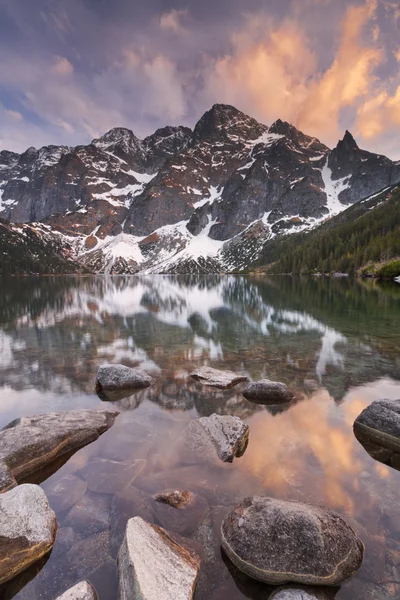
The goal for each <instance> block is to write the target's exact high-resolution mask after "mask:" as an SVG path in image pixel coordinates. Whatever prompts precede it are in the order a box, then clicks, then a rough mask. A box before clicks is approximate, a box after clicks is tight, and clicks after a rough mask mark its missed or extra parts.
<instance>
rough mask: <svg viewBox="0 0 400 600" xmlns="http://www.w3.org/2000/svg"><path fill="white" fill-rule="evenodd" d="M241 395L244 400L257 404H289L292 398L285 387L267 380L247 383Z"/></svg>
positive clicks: (277, 382) (282, 384)
mask: <svg viewBox="0 0 400 600" xmlns="http://www.w3.org/2000/svg"><path fill="white" fill-rule="evenodd" d="M242 395H243V396H244V397H245V398H246V400H250V402H255V403H257V404H281V403H282V404H285V403H288V402H291V401H292V400H293V397H294V396H293V394H292V392H291V391H290V390H289V388H288V387H287V385H285V384H284V383H281V382H279V381H270V380H269V379H261V381H253V382H252V383H249V384H248V385H247V386H246V387H245V388H244V390H243V391H242Z"/></svg>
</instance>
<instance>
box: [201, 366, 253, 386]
mask: <svg viewBox="0 0 400 600" xmlns="http://www.w3.org/2000/svg"><path fill="white" fill-rule="evenodd" d="M190 376H191V377H192V378H193V379H195V380H196V381H199V382H200V383H202V384H203V385H207V386H208V387H215V388H218V389H221V390H229V389H231V388H233V387H234V386H235V385H238V383H242V382H243V381H248V380H249V378H248V377H246V376H245V375H237V374H236V373H233V372H232V371H219V370H218V369H213V368H212V367H200V368H199V369H196V371H193V373H191V374H190Z"/></svg>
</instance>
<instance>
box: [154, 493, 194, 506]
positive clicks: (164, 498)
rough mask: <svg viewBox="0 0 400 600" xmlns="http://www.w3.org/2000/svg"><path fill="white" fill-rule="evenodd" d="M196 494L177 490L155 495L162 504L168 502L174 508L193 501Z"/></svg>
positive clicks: (156, 499) (155, 498)
mask: <svg viewBox="0 0 400 600" xmlns="http://www.w3.org/2000/svg"><path fill="white" fill-rule="evenodd" d="M193 499H194V496H193V494H191V493H190V492H187V491H181V490H175V491H173V492H164V493H163V494H157V495H156V496H155V497H154V500H155V501H156V502H161V503H162V504H168V505H169V506H173V507H174V508H184V507H185V506H186V505H187V504H189V503H190V502H193Z"/></svg>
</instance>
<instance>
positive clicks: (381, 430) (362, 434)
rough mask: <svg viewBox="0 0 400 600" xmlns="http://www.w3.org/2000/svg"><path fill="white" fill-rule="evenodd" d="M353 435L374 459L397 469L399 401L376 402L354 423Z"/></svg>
mask: <svg viewBox="0 0 400 600" xmlns="http://www.w3.org/2000/svg"><path fill="white" fill-rule="evenodd" d="M353 429H354V435H355V436H356V438H357V439H358V441H359V442H360V443H361V444H362V445H363V446H364V447H365V449H366V450H367V452H369V453H370V454H371V455H372V456H373V457H374V458H376V459H377V460H380V461H381V462H385V463H387V464H393V466H395V468H398V466H397V465H398V464H399V461H398V456H397V455H398V454H399V453H400V400H376V401H375V402H372V404H370V405H369V406H367V408H365V409H364V410H363V411H362V413H361V414H360V415H359V416H358V417H357V419H356V420H355V421H354V425H353Z"/></svg>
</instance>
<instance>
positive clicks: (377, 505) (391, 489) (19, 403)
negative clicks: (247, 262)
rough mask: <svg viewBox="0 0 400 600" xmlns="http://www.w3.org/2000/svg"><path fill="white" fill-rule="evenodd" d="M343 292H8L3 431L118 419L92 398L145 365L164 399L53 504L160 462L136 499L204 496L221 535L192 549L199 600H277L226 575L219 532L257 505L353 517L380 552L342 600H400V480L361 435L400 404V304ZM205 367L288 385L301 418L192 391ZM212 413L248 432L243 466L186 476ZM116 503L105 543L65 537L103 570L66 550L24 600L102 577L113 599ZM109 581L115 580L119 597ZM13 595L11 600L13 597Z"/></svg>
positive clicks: (369, 548) (46, 285)
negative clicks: (90, 417) (187, 446)
mask: <svg viewBox="0 0 400 600" xmlns="http://www.w3.org/2000/svg"><path fill="white" fill-rule="evenodd" d="M9 285H14V286H17V283H15V284H14V283H13V282H12V283H11V284H9ZM333 285H334V287H330V286H329V285H327V284H326V282H315V281H313V282H311V283H310V282H308V281H307V280H303V281H300V280H299V281H298V282H297V283H293V282H289V281H285V280H284V281H280V280H273V281H267V280H256V279H249V278H241V277H214V276H213V277H205V278H186V277H140V278H119V277H116V278H110V279H107V278H82V279H74V278H68V279H64V278H56V279H54V280H50V279H49V280H45V279H40V280H34V281H33V282H30V283H29V285H27V286H22V288H18V289H15V287H14V288H10V287H8V288H6V289H5V290H3V292H0V323H2V325H1V329H0V385H1V403H0V423H1V424H2V425H5V424H6V423H8V422H9V421H10V420H12V419H14V418H16V417H18V416H22V415H24V414H33V413H40V412H46V411H50V410H68V409H74V408H90V407H96V408H97V407H100V406H105V405H104V403H101V401H100V400H99V399H98V398H97V396H96V395H95V394H94V393H93V381H94V376H95V373H96V370H97V367H98V365H99V364H102V363H104V362H123V363H125V364H128V365H140V366H142V367H143V368H145V369H146V370H148V371H149V372H151V373H152V374H153V375H154V377H155V378H156V385H155V386H154V387H152V388H149V389H148V390H145V391H143V392H140V393H139V394H136V395H135V396H132V397H131V398H127V399H124V400H121V401H119V402H117V406H118V407H119V408H120V409H121V411H122V413H121V415H120V417H119V418H118V420H117V423H116V425H115V426H114V427H113V428H112V429H111V430H110V431H109V432H107V434H105V435H104V436H103V437H102V438H100V439H99V440H98V441H97V442H95V443H94V444H92V445H90V446H89V447H87V448H84V449H82V450H80V451H79V452H78V453H76V454H75V455H74V456H73V457H72V458H71V459H70V460H69V462H68V463H67V464H66V465H64V466H63V467H62V468H61V469H60V470H59V471H58V472H57V473H56V474H54V475H53V476H52V477H51V478H50V479H49V480H48V481H46V482H45V483H44V484H43V486H44V488H45V489H46V491H47V492H49V493H50V492H51V489H52V487H53V486H54V485H55V484H56V483H57V482H58V481H60V480H62V478H63V477H65V475H66V474H75V475H76V476H77V477H78V478H82V477H83V475H82V473H83V472H84V471H82V469H84V468H85V466H86V465H89V468H90V469H91V470H95V469H98V468H99V464H101V465H104V462H103V461H104V460H110V459H111V458H112V460H114V461H115V460H120V461H127V460H143V459H146V461H147V462H146V467H145V469H144V471H143V473H141V475H140V476H139V477H138V478H137V479H135V481H134V483H133V484H132V485H134V486H135V487H137V488H138V489H139V490H141V492H143V493H145V494H151V493H154V492H157V491H162V489H161V488H165V487H166V486H167V487H168V485H171V486H173V487H176V486H179V487H189V488H190V487H191V488H193V489H194V490H195V491H196V492H197V493H199V494H201V495H202V496H204V497H205V498H206V500H207V502H208V506H209V513H208V517H207V519H208V521H207V522H205V523H204V524H203V526H202V527H203V528H202V529H201V530H199V531H197V533H193V534H190V536H192V537H193V536H194V537H196V536H197V537H196V539H197V541H200V542H201V543H202V545H203V546H204V545H205V546H206V555H207V556H208V559H207V560H205V566H204V573H203V575H202V577H201V580H200V583H199V588H198V591H197V594H196V600H202V599H203V598H207V599H209V598H215V600H217V598H218V599H221V600H225V599H228V598H229V600H236V599H242V598H245V597H247V598H267V597H268V594H267V591H266V590H265V589H260V587H259V586H258V587H257V586H255V587H254V585H253V584H251V582H249V581H247V580H246V581H243V580H242V579H241V578H239V579H238V576H237V574H236V575H235V574H234V573H232V572H231V571H229V570H228V568H227V566H226V564H225V562H223V561H222V559H221V555H220V552H219V533H218V532H219V524H220V520H221V518H222V516H221V515H223V514H224V511H225V512H226V510H227V507H228V506H229V505H231V504H233V503H235V502H236V501H238V500H240V499H241V498H242V497H243V496H246V495H251V494H256V493H257V494H269V495H272V496H275V497H280V498H287V499H297V500H301V501H305V502H312V503H315V504H320V505H322V506H325V507H329V508H332V509H335V510H337V511H339V512H340V513H341V514H343V515H345V516H346V518H347V519H348V520H349V522H350V523H351V524H352V525H353V526H354V528H355V529H356V530H357V532H358V533H359V535H360V536H361V538H362V539H363V541H364V543H365V545H366V559H365V562H364V565H363V568H362V570H361V571H360V573H359V575H358V576H357V578H355V579H354V580H353V581H351V582H349V583H347V584H346V585H344V586H343V587H342V588H341V590H340V591H339V592H338V593H337V596H336V598H338V600H361V599H363V600H369V599H370V600H375V599H376V598H379V599H380V600H385V599H386V598H391V597H396V594H397V596H398V595H400V586H399V584H398V583H396V582H397V581H400V573H398V572H397V569H398V567H397V565H398V564H400V511H398V501H397V498H398V495H399V491H400V480H399V478H400V473H398V472H397V471H394V470H393V469H391V468H389V467H387V466H385V465H382V464H380V463H378V462H376V461H374V460H373V459H372V458H371V457H370V456H369V455H368V454H367V453H366V452H365V450H364V449H363V447H362V446H361V445H360V444H359V443H358V442H357V440H356V439H355V437H354V435H353V433H352V424H353V421H354V419H355V418H356V416H357V415H358V414H359V413H360V412H361V410H363V408H364V407H365V406H367V405H368V404H369V403H370V402H371V401H373V400H375V399H379V398H382V397H385V398H393V399H397V398H400V383H399V378H400V361H399V358H398V356H399V354H398V353H397V352H394V351H393V349H395V350H396V346H395V347H394V345H393V338H394V337H395V334H396V332H397V334H400V313H399V316H398V317H397V318H396V314H397V313H396V311H397V312H399V311H398V308H399V305H398V302H399V301H398V299H397V296H394V297H391V296H390V295H387V296H385V295H384V294H382V291H381V290H374V289H371V290H368V289H367V290H366V289H365V287H363V286H361V285H360V286H358V284H357V285H356V286H354V285H349V283H348V282H334V284H332V286H333ZM32 288H33V289H32ZM2 293H3V294H7V300H8V303H6V302H4V301H2V300H1V294H2ZM10 298H11V299H12V300H11V301H12V306H10ZM332 298H336V304H337V306H338V307H340V308H338V310H337V311H335V310H333V309H332V306H333V305H335V303H334V304H333V305H332ZM355 315H357V318H356V319H355ZM200 364H212V365H213V366H216V367H219V368H224V367H225V368H229V369H234V370H237V371H240V372H244V373H247V374H248V375H249V376H250V377H251V378H253V379H255V378H258V377H261V376H269V377H271V378H272V379H278V380H282V381H285V382H286V383H287V384H289V385H290V386H291V387H292V388H293V389H294V390H295V392H296V397H297V402H296V403H295V404H294V405H292V406H291V407H290V408H285V409H284V410H281V409H278V408H277V407H271V408H268V409H266V408H264V407H260V406H257V405H254V404H252V403H250V402H247V401H246V400H245V399H244V398H243V396H241V394H240V389H241V388H240V387H239V388H236V389H234V390H230V391H228V392H220V391H215V390H207V389H206V388H201V387H200V386H199V385H198V384H196V383H194V382H193V381H192V380H190V378H188V375H189V373H190V371H191V369H193V368H194V367H196V366H198V365H200ZM213 412H217V413H219V414H236V415H238V416H240V417H241V418H243V419H245V420H246V421H247V422H248V423H249V424H250V431H251V433H250V443H249V447H248V449H247V451H246V453H245V455H244V456H243V458H241V459H239V460H237V461H235V463H234V464H233V465H223V464H216V465H212V466H210V465H207V464H203V463H202V462H201V460H200V461H199V464H196V465H187V464H185V461H184V457H183V456H182V453H181V449H180V446H179V443H178V441H179V439H180V433H181V431H182V430H183V428H184V427H185V425H186V424H187V422H188V420H190V419H191V418H196V417H197V416H199V415H210V414H212V413H213ZM133 438H134V439H133ZM131 446H132V448H131ZM118 494H119V491H118V490H117V489H115V490H112V494H109V493H108V494H105V495H104V494H100V493H93V491H88V492H87V495H86V496H85V498H87V499H91V500H93V502H95V503H96V502H98V511H99V514H101V515H103V513H104V515H103V517H104V527H103V525H102V524H101V526H100V530H99V531H98V532H96V533H95V534H93V535H94V536H100V537H99V539H97V538H96V539H94V537H93V536H89V535H88V534H87V533H84V532H86V529H87V524H85V523H84V522H83V521H79V519H78V520H76V518H75V517H74V516H72V517H71V515H70V516H68V515H67V514H64V513H63V512H60V513H58V514H57V516H58V520H59V523H60V529H61V530H64V529H71V530H73V531H74V532H77V534H78V535H79V536H80V537H79V544H78V546H77V548H78V550H77V552H75V554H76V555H77V556H78V558H79V551H81V552H86V553H87V552H88V551H89V549H90V547H91V546H90V544H91V543H95V542H96V543H98V544H100V545H101V544H103V546H104V547H103V546H101V548H102V549H101V550H99V556H98V564H97V563H96V561H94V562H93V563H92V562H90V561H89V562H90V564H87V565H86V567H87V568H86V571H85V570H84V568H83V566H82V567H81V565H80V564H79V565H78V558H76V556H75V557H74V553H71V552H70V553H68V552H66V553H64V554H60V552H61V550H60V547H61V541H57V542H56V546H55V551H54V553H53V554H52V556H51V557H50V559H49V561H48V563H47V564H46V565H45V566H44V567H43V569H42V570H41V571H40V573H39V574H38V575H37V576H36V577H35V578H33V579H32V581H31V582H30V583H28V584H27V585H26V586H25V587H24V588H23V589H22V590H21V591H20V592H19V594H17V596H15V597H16V598H17V599H18V600H25V599H26V598H29V600H35V598H41V599H44V600H53V598H54V597H55V596H56V595H57V593H60V592H61V591H62V590H63V589H65V588H66V587H67V584H71V585H72V584H73V583H74V582H75V579H77V578H78V576H79V578H81V577H86V576H89V575H90V577H91V578H92V580H93V582H94V583H97V584H98V586H100V588H101V589H100V590H99V591H100V600H112V599H113V598H115V595H116V582H115V563H114V562H113V560H114V557H113V556H112V555H110V554H109V551H108V549H107V548H108V544H109V538H108V537H107V536H109V535H110V521H109V519H110V514H111V513H110V511H111V510H112V506H113V502H115V498H116V497H117V496H118ZM96 506H97V504H96ZM96 510H97V509H96ZM398 513H399V514H398ZM103 517H102V518H103ZM85 528H86V529H85ZM199 532H200V533H199ZM100 538H101V539H100ZM60 540H61V538H60ZM105 540H106V541H105ZM107 540H108V541H107ZM207 540H208V541H207ZM79 548H80V549H81V550H79ZM397 556H398V557H399V559H397V558H396V557H397ZM83 563H84V561H83ZM83 563H82V564H83ZM101 572H103V573H104V574H108V584H107V582H105V581H104V580H103V579H104V577H103V579H102V576H101V575H100V573H101ZM55 573H57V577H56V576H55ZM60 573H64V576H63V578H62V577H61V576H60V575H59V574H60ZM2 593H3V592H2V591H1V590H0V598H5V599H6V598H11V597H12V594H11V592H10V591H6V592H4V593H3V596H2V595H1V594H2ZM12 593H15V590H14V592H12ZM4 594H5V595H4ZM7 594H8V596H7ZM10 594H11V595H10ZM393 594H394V596H393Z"/></svg>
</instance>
